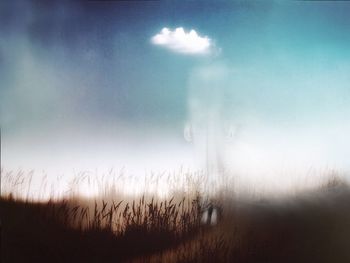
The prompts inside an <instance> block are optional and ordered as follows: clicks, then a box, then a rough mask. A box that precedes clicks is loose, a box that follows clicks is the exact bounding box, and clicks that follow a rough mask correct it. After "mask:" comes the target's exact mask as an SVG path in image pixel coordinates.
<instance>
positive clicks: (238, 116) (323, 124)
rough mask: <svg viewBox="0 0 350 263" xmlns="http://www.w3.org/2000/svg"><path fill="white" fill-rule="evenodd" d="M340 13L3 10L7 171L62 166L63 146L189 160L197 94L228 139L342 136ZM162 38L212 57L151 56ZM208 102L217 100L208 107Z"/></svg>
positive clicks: (233, 7) (188, 7)
mask: <svg viewBox="0 0 350 263" xmlns="http://www.w3.org/2000/svg"><path fill="white" fill-rule="evenodd" d="M349 13H350V3H348V2H342V1H337V2H330V1H320V2H316V1H308V2H303V1H290V2H288V3H280V2H279V1H266V2H265V1H264V2H263V1H257V2H255V1H228V2H225V1H217V2H215V3H214V2H213V1H198V2H197V1H196V2H195V1H179V2H175V1H164V2H163V1H159V2H158V1H149V2H148V1H135V2H113V1H107V2H102V3H100V2H78V1H73V2H70V1H68V2H58V1H57V2H55V1H54V2H53V3H52V4H50V5H49V4H45V2H44V1H43V2H41V1H33V2H30V1H26V2H25V1H14V2H13V1H2V2H1V3H0V79H1V82H0V122H1V127H2V130H3V136H4V139H5V143H4V153H5V155H4V158H5V165H6V161H7V162H8V163H9V164H11V165H15V164H16V163H19V164H22V163H25V162H22V161H21V160H22V159H25V157H24V156H21V154H19V152H20V153H21V152H23V153H25V152H33V151H35V152H37V153H42V154H43V155H45V153H46V152H47V151H54V152H56V153H57V154H58V152H60V151H63V152H65V155H67V152H70V151H71V149H69V147H70V145H74V148H75V149H74V152H77V155H79V153H80V152H84V153H85V152H86V151H87V150H88V149H91V148H92V149H100V151H101V152H103V151H105V149H106V148H103V147H102V148H99V147H101V146H98V147H97V146H96V145H95V144H108V145H109V146H108V147H107V148H108V152H109V153H111V152H113V150H112V149H114V148H118V147H117V146H119V145H120V142H123V143H125V144H126V145H129V146H130V145H132V146H130V147H129V148H132V147H134V146H135V145H142V147H141V148H142V151H145V153H146V152H147V151H148V149H150V148H149V147H150V146H149V144H151V143H153V144H156V145H158V146H159V147H164V148H167V143H169V145H170V144H171V145H181V147H185V148H186V147H188V146H183V145H185V144H186V142H185V140H184V139H183V130H184V126H185V125H186V123H188V122H191V121H192V120H191V109H190V107H189V101H191V99H192V98H193V97H191V96H194V97H196V96H197V95H196V94H199V95H198V98H199V99H200V100H201V99H203V96H204V97H205V98H204V99H203V101H205V103H209V105H210V104H213V103H214V102H215V103H218V104H219V105H220V115H222V116H221V117H220V118H222V119H223V121H225V122H226V121H227V122H230V123H231V124H232V125H233V126H234V127H236V126H237V127H238V126H239V127H241V126H242V127H245V126H247V127H250V126H252V127H256V125H260V124H261V127H284V128H285V129H287V130H291V129H301V128H303V127H305V129H308V131H309V129H316V130H319V131H321V132H320V134H321V135H322V134H323V133H322V131H326V130H327V129H328V128H329V126H331V127H336V130H343V131H346V130H347V129H348V116H349V113H350V86H349V85H350V84H349V83H350V48H349V47H350V18H349V15H348V14H349ZM164 27H167V28H169V29H170V30H175V29H176V28H178V27H182V28H184V30H185V32H189V31H190V30H192V29H193V30H195V31H196V32H197V34H198V35H199V36H201V37H205V36H207V37H208V38H210V39H211V41H212V42H211V43H212V50H211V52H209V53H208V54H204V55H196V54H183V53H178V52H174V51H173V50H170V49H167V48H164V47H160V46H157V45H155V44H153V43H152V41H151V38H152V37H153V36H155V35H156V34H158V33H159V32H160V31H161V30H162V29H163V28H164ZM217 65H220V66H219V67H221V68H223V69H224V71H227V73H225V76H224V78H223V79H221V80H220V81H216V80H214V82H213V86H214V87H215V86H216V85H219V86H220V87H219V88H217V89H213V90H210V87H206V88H205V90H206V91H205V92H204V91H203V93H202V92H201V90H200V88H201V86H200V85H202V84H198V83H202V82H203V81H204V80H203V79H201V75H200V74H199V75H196V72H197V71H198V70H199V71H200V70H201V69H204V71H205V69H206V68H207V69H209V70H210V69H211V68H215V67H216V66H217ZM193 79H194V80H193ZM214 79H215V77H214ZM191 81H194V82H191ZM191 83H192V84H191ZM193 83H195V84H193ZM196 83H197V84H196ZM191 85H194V86H195V88H193V86H191ZM196 85H199V87H198V86H196ZM204 85H205V84H204ZM193 90H194V91H195V94H193ZM208 90H209V91H208ZM191 92H192V93H191ZM213 94H216V95H217V94H220V96H222V98H221V99H220V100H217V101H214V102H213V101H211V100H210V98H211V96H214V95H213ZM216 95H215V96H216ZM203 101H202V102H203ZM206 101H207V102H206ZM310 127H311V128H310ZM327 127H328V128H327ZM254 129H255V128H254ZM268 129H269V128H268ZM327 132H328V130H327ZM327 132H326V133H327ZM327 134H328V133H327ZM331 134H332V135H331V136H330V137H327V136H326V137H322V136H321V137H322V138H323V139H322V140H329V138H333V137H332V136H333V133H331ZM336 134H337V133H336ZM337 137H338V138H339V136H337ZM325 138H326V139H325ZM92 141H93V142H92ZM75 142H78V143H77V145H79V146H77V145H76V144H74V143H75ZM346 143H348V141H347V142H346ZM340 144H341V143H340ZM349 145H350V141H349ZM114 146H116V147H114ZM158 146H157V147H158ZM137 147H138V146H137ZM137 147H136V146H135V149H136V148H137ZM172 147H175V148H176V147H177V146H172ZM179 147H180V146H179ZM339 147H340V146H339ZM41 148H43V149H45V150H42V149H41ZM164 148H162V149H164ZM170 148H171V147H170V146H169V149H170ZM62 149H65V150H62ZM171 149H172V148H171ZM338 150H339V148H337V150H335V151H338ZM130 151H131V150H130ZM169 151H171V150H169ZM178 151H179V152H181V151H180V150H178ZM6 153H8V154H7V157H6ZM139 154H140V156H141V157H140V158H141V159H142V156H143V154H142V152H141V153H139ZM23 155H24V154H23ZM58 155H59V154H58ZM170 155H171V153H169V156H170ZM60 156H61V155H60ZM169 158H170V157H169ZM39 159H40V156H39Z"/></svg>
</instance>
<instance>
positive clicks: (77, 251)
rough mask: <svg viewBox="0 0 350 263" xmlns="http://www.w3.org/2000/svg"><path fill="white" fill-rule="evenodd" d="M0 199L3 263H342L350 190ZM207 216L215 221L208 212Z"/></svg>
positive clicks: (348, 254) (326, 187) (347, 255)
mask: <svg viewBox="0 0 350 263" xmlns="http://www.w3.org/2000/svg"><path fill="white" fill-rule="evenodd" d="M222 193H223V192H221V194H220V198H219V197H217V198H216V199H215V208H218V207H220V217H219V219H218V221H217V224H215V225H211V224H208V223H203V218H202V216H203V210H204V211H205V208H203V202H202V200H204V199H203V197H201V195H200V194H199V193H197V194H195V195H187V196H186V195H184V196H182V197H181V198H180V197H179V196H176V197H171V198H169V199H168V200H165V199H159V198H152V197H150V196H146V195H144V196H141V197H138V198H133V199H130V198H129V199H127V198H124V199H123V200H121V199H119V200H117V199H115V200H113V199H108V200H106V199H98V198H95V199H82V198H80V199H79V198H77V197H71V198H66V199H62V200H58V199H55V200H48V201H46V202H43V201H42V202H38V201H33V200H28V199H20V198H16V197H14V196H13V195H11V194H7V195H4V196H2V197H1V199H0V216H1V262H35V263H40V262H204V263H205V262H240V263H241V262H242V263H245V262H247V263H249V262H271V263H273V262H278V263H280V262H293V263H294V262H308V263H309V262H321V263H322V262H332V263H333V262H350V249H349V246H348V244H349V242H348V237H349V236H350V187H349V186H348V185H347V184H346V183H345V182H344V181H342V180H339V179H337V178H332V179H331V180H329V182H327V183H325V184H323V185H321V186H320V187H319V188H317V189H313V190H309V191H305V192H301V193H300V194H298V195H295V196H291V197H288V198H287V197H284V198H270V199H267V198H265V199H259V198H244V197H240V198H238V197H237V196H236V197H234V195H232V196H230V195H229V194H228V192H225V193H226V194H222ZM212 212H213V215H214V211H212Z"/></svg>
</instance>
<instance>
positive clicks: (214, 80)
mask: <svg viewBox="0 0 350 263" xmlns="http://www.w3.org/2000/svg"><path fill="white" fill-rule="evenodd" d="M228 76H229V71H228V69H227V67H225V66H222V65H209V66H206V67H202V68H199V69H196V70H195V71H193V72H192V74H191V75H190V79H189V85H188V119H187V123H186V125H185V128H184V137H185V139H186V140H187V141H189V142H191V143H192V144H193V148H194V152H195V159H196V161H197V164H198V165H199V168H200V169H201V170H202V171H203V172H204V175H205V177H206V178H205V181H206V182H205V185H204V189H203V192H204V195H205V196H204V197H203V201H202V203H203V206H204V207H206V210H205V212H204V213H203V217H206V219H205V220H204V219H203V218H202V222H203V220H204V221H205V222H209V223H210V224H212V222H213V221H214V218H215V221H216V220H217V214H218V209H217V208H216V207H215V206H214V205H213V204H212V202H211V198H212V197H214V195H215V194H216V193H217V191H218V189H219V187H220V184H221V183H223V179H224V178H223V177H224V171H225V159H226V156H225V147H226V144H227V141H228V140H230V137H231V136H232V126H231V124H230V121H229V120H230V119H229V118H228V116H229V114H228V113H227V112H226V110H227V109H226V107H225V106H226V103H227V88H228V87H229V81H228Z"/></svg>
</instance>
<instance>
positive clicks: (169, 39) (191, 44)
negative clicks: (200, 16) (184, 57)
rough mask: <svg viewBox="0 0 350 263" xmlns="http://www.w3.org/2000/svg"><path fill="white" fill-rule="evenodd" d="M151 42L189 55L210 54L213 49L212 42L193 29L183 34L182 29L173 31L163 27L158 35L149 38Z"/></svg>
mask: <svg viewBox="0 0 350 263" xmlns="http://www.w3.org/2000/svg"><path fill="white" fill-rule="evenodd" d="M151 42H152V43H153V44H155V45H159V46H163V47H165V48H168V49H170V50H172V51H174V52H178V53H183V54H189V55H203V54H210V52H211V51H212V48H213V43H212V40H211V39H210V38H209V37H207V36H204V37H202V36H199V35H198V34H197V32H196V31H195V30H193V29H192V30H191V31H190V32H185V30H184V29H183V28H182V27H178V28H176V29H175V30H173V31H172V30H170V29H169V28H166V27H164V28H163V29H162V30H161V31H160V33H158V34H156V35H155V36H153V37H152V38H151Z"/></svg>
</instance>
